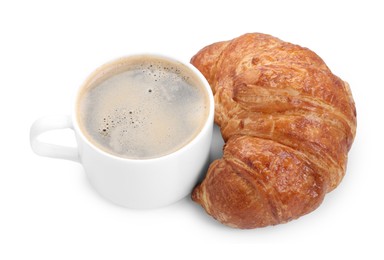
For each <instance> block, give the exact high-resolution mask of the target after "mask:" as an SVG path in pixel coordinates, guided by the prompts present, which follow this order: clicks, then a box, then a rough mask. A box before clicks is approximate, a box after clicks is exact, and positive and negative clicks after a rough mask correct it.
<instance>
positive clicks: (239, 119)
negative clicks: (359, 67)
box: [191, 33, 356, 228]
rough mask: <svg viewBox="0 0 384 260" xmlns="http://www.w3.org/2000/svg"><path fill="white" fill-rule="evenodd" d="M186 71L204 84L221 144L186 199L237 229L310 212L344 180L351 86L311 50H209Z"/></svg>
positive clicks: (351, 127) (268, 40) (248, 45)
mask: <svg viewBox="0 0 384 260" xmlns="http://www.w3.org/2000/svg"><path fill="white" fill-rule="evenodd" d="M191 63H192V64H193V65H194V66H196V67H197V68H198V69H199V70H200V71H201V72H202V73H203V75H204V76H205V77H206V78H207V80H208V82H209V83H210V85H211V88H212V90H213V93H214V96H215V106H216V108H215V109H216V110H215V122H216V123H217V124H218V125H219V127H220V129H221V133H222V136H223V138H224V140H225V141H226V144H225V147H224V156H223V158H221V159H219V160H216V161H214V162H213V163H212V164H211V165H210V167H209V169H208V172H207V175H206V177H205V179H204V180H203V182H202V183H201V184H199V185H198V186H197V187H196V188H195V189H194V190H193V192H192V199H193V200H194V201H196V202H198V203H200V204H201V205H202V206H203V207H204V209H205V210H206V211H207V213H208V214H210V215H212V216H213V217H214V218H216V219H217V220H219V221H220V222H222V223H223V224H226V225H228V226H232V227H237V228H256V227H263V226H268V225H276V224H279V223H284V222H287V221H290V220H292V219H296V218H298V217H300V216H302V215H304V214H307V213H309V212H311V211H312V210H314V209H316V208H317V207H318V206H319V205H320V203H321V202H322V200H323V198H324V195H325V194H326V193H327V192H329V191H331V190H333V189H334V188H336V187H337V185H338V184H339V183H340V181H341V180H342V178H343V176H344V174H345V171H346V164H347V154H348V151H349V149H350V148H351V145H352V142H353V140H354V137H355V133H356V109H355V105H354V101H353V98H352V94H351V91H350V88H349V85H348V84H347V83H346V82H344V81H343V80H341V79H340V78H338V77H337V76H335V75H333V74H332V72H331V71H330V70H329V68H328V67H327V66H326V64H325V63H324V61H323V60H322V59H321V58H320V57H319V56H317V55H316V54H315V53H314V52H312V51H311V50H309V49H307V48H303V47H300V46H298V45H294V44H291V43H287V42H284V41H281V40H279V39H277V38H275V37H272V36H269V35H265V34H259V33H252V34H245V35H242V36H240V37H238V38H235V39H233V40H230V41H225V42H218V43H214V44H212V45H209V46H207V47H205V48H203V49H202V50H201V51H199V52H198V53H197V54H196V55H195V56H194V57H193V58H192V60H191Z"/></svg>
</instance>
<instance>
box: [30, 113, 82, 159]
mask: <svg viewBox="0 0 384 260" xmlns="http://www.w3.org/2000/svg"><path fill="white" fill-rule="evenodd" d="M64 128H70V129H72V130H73V124H72V120H71V117H70V116H68V115H67V116H65V115H62V116H46V117H42V118H39V119H37V120H36V121H35V122H34V123H33V124H32V126H31V130H30V142H31V147H32V150H33V151H34V152H35V153H36V154H38V155H41V156H46V157H52V158H59V159H66V160H71V161H75V162H80V159H79V152H78V149H77V148H74V147H67V146H62V145H56V144H49V143H45V142H41V141H39V140H38V137H39V135H41V134H42V133H44V132H47V131H52V130H58V129H64Z"/></svg>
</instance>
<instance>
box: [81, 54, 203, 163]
mask: <svg viewBox="0 0 384 260" xmlns="http://www.w3.org/2000/svg"><path fill="white" fill-rule="evenodd" d="M77 109H78V113H77V114H78V122H79V126H80V128H81V130H82V132H83V133H84V134H85V136H86V137H87V139H88V140H89V141H91V143H93V144H94V145H96V146H97V147H99V148H100V149H102V150H104V151H106V152H108V153H110V154H113V155H116V156H120V157H124V158H132V159H148V158H155V157H160V156H163V155H166V154H169V153H172V152H174V151H176V150H178V149H180V148H182V147H183V146H185V145H186V144H188V143H189V142H190V141H191V140H192V139H193V138H194V137H195V136H196V135H197V134H198V133H199V132H200V130H201V129H202V128H203V126H204V124H205V122H206V120H207V117H208V113H209V97H208V93H207V91H206V90H205V88H204V86H203V84H202V82H201V81H200V79H199V78H198V77H197V76H196V75H194V73H193V72H191V70H190V69H189V68H188V67H186V66H185V65H182V64H180V63H177V62H173V61H169V60H167V59H163V58H160V57H156V56H146V55H142V56H134V57H130V58H127V59H120V60H118V61H115V62H114V63H111V64H107V65H105V66H104V67H102V68H100V69H99V70H98V71H96V73H95V74H94V75H92V76H91V78H90V79H88V81H87V82H86V83H85V86H84V87H83V89H82V91H81V92H80V94H79V96H78V100H77Z"/></svg>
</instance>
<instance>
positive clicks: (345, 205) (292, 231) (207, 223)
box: [0, 0, 384, 260]
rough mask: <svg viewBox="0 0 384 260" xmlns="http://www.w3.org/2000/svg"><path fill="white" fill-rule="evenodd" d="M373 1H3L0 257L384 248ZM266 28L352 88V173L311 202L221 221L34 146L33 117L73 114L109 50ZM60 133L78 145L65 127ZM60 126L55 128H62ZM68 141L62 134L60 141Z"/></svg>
mask: <svg viewBox="0 0 384 260" xmlns="http://www.w3.org/2000/svg"><path fill="white" fill-rule="evenodd" d="M379 4H380V1H368V0H366V1H336V0H335V1H313V2H311V1H280V2H276V1H241V0H234V1H208V0H205V1H197V0H194V1H188V2H182V1H174V2H171V1H165V0H162V1H145V0H137V1H121V2H117V1H103V2H102V1H80V0H79V1H40V0H34V1H1V2H0V87H1V92H0V106H1V107H0V120H1V132H0V133H1V134H0V141H1V142H0V151H1V157H0V158H1V159H0V160H1V161H0V162H1V163H0V167H1V168H0V259H41V260H42V259H139V258H150V259H154V258H164V259H165V258H171V259H188V258H195V259H196V258H200V259H203V258H208V257H211V258H213V257H214V259H226V258H228V259H241V258H245V257H247V258H248V259H249V258H251V259H265V258H267V259H268V258H277V257H280V258H282V257H284V258H285V259H286V258H288V259H291V258H295V259H327V258H331V259H335V258H336V257H339V258H340V257H342V258H343V259H346V258H347V257H355V256H356V257H364V259H383V257H384V253H383V250H384V249H383V234H384V224H383V217H384V214H383V212H384V210H383V205H384V204H383V198H384V188H383V183H384V169H383V167H382V165H383V160H384V159H383V155H384V154H383V148H382V147H384V141H383V137H382V134H383V130H384V128H383V116H382V113H383V111H384V110H383V108H382V105H383V103H384V102H383V97H382V94H383V88H384V83H383V74H384V73H383V69H384V65H383V62H382V61H383V60H384V52H383V46H384V40H383V34H384V33H383V27H382V24H384V19H383V10H384V9H383V8H382V7H381V6H382V5H381V6H380V5H379ZM246 32H263V33H268V34H272V35H274V36H277V37H279V38H281V39H283V40H285V41H290V42H293V43H296V44H300V45H302V46H305V47H309V48H310V49H312V50H314V51H315V52H316V53H317V54H319V55H320V56H321V57H322V58H323V59H324V60H325V62H326V63H327V65H328V66H329V67H330V68H331V70H332V71H333V72H334V73H335V74H336V75H338V76H340V77H341V78H343V79H344V80H347V81H348V82H349V83H350V85H351V88H352V92H353V96H354V98H355V101H356V107H357V114H358V129H357V136H356V139H355V142H354V144H353V147H352V149H351V151H350V153H349V162H348V169H347V174H346V176H345V178H344V180H343V181H342V183H341V184H340V186H339V187H338V188H337V189H336V190H334V191H333V192H331V193H330V194H328V195H327V196H326V198H325V200H324V202H323V204H322V205H321V206H320V207H319V208H318V209H317V210H316V211H314V212H313V213H311V214H309V215H306V216H304V217H302V218H300V219H298V220H295V221H292V222H290V223H288V224H284V225H278V226H274V227H267V228H262V229H254V230H237V229H232V228H228V227H225V226H223V225H221V224H219V223H218V222H216V221H215V220H213V219H212V218H211V217H209V216H208V215H206V214H205V212H204V210H203V209H202V208H201V207H200V206H199V205H197V204H195V203H193V202H192V201H191V199H190V198H189V197H188V198H186V199H183V200H181V201H180V202H178V203H176V204H174V205H171V206H168V207H165V208H161V209H157V210H146V211H138V210H130V209H125V208H122V207H119V206H115V205H113V204H111V203H109V202H108V201H106V200H104V199H103V198H101V197H100V196H99V195H98V194H97V193H96V192H94V191H93V189H92V187H91V186H90V185H89V184H88V182H87V180H86V177H85V174H84V172H83V169H82V167H81V165H79V164H77V163H73V162H69V161H64V160H55V159H49V158H44V157H39V156H37V155H35V154H34V153H33V152H32V151H31V149H30V147H29V127H30V125H31V124H32V123H33V121H34V120H35V119H36V118H38V117H40V116H43V115H47V114H68V113H70V111H71V109H72V102H73V97H74V95H75V93H76V90H77V88H78V87H79V85H80V84H81V83H82V81H83V80H84V79H85V77H86V76H88V74H89V73H90V72H91V71H92V70H93V69H95V68H96V67H98V66H99V65H101V64H103V63H104V62H106V61H109V60H111V59H114V58H116V57H119V56H122V55H126V54H129V53H132V52H137V51H139V52H143V51H144V52H145V51H149V52H161V53H165V54H171V55H173V56H177V57H179V58H180V59H182V60H184V61H189V59H190V58H191V57H192V56H193V55H194V54H195V53H196V52H197V51H198V50H199V49H201V48H202V47H204V46H205V45H208V44H210V43H213V42H216V41H221V40H228V39H231V38H234V37H237V36H239V35H241V34H243V33H246ZM61 135H63V136H65V137H60V138H58V137H57V135H56V134H52V135H48V136H46V138H48V139H52V140H57V139H60V140H57V142H58V143H60V142H67V141H68V140H69V141H70V142H72V143H73V144H74V140H73V139H74V138H73V134H72V132H71V131H70V130H68V131H67V132H66V131H64V132H63V133H61ZM59 136H60V134H59ZM67 139H68V140H67Z"/></svg>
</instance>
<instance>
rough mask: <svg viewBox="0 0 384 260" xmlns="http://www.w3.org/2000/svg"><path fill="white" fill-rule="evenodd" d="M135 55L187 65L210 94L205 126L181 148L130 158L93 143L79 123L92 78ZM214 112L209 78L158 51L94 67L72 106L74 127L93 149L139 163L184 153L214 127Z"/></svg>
mask: <svg viewBox="0 0 384 260" xmlns="http://www.w3.org/2000/svg"><path fill="white" fill-rule="evenodd" d="M135 57H154V58H159V59H165V60H168V61H171V62H174V63H180V64H181V65H183V66H185V67H186V68H187V69H188V70H189V72H191V73H194V74H195V76H197V78H198V80H199V83H201V84H202V85H203V87H204V89H205V91H206V93H207V94H208V100H209V111H208V115H207V117H206V118H205V122H204V125H203V127H202V128H201V129H200V130H199V131H198V133H197V134H196V135H195V136H194V137H193V138H192V139H191V140H190V141H189V142H188V143H187V144H185V145H184V146H182V147H181V148H179V149H177V150H175V151H173V152H170V153H167V154H164V155H161V156H157V157H150V158H129V157H122V156H118V155H115V154H112V153H109V152H107V151H104V150H102V149H101V148H99V147H97V146H96V145H95V144H93V143H92V142H91V141H90V140H89V139H88V137H87V136H86V135H85V134H84V132H83V130H82V129H81V127H80V125H79V121H78V120H79V117H78V113H77V107H78V101H79V98H80V93H81V91H82V90H83V89H84V88H85V87H86V86H87V85H88V84H89V83H90V81H91V80H92V79H94V78H95V77H96V76H97V75H98V74H99V73H100V72H102V71H103V70H105V69H106V68H108V67H110V66H111V65H113V64H117V63H118V62H119V61H123V60H127V59H130V58H135ZM214 112H215V103H214V97H213V92H212V89H211V87H210V85H209V83H208V81H207V79H206V78H205V77H204V75H203V74H202V73H201V72H200V71H199V70H198V69H197V68H196V67H195V66H193V65H192V64H190V63H187V62H184V61H181V60H180V59H177V58H175V57H173V56H171V55H168V54H167V55H165V54H158V53H151V52H140V53H133V54H127V55H124V56H121V57H118V58H115V59H111V60H109V61H108V62H105V63H104V64H102V65H101V66H99V67H97V68H96V69H94V70H93V71H92V72H91V73H90V74H89V75H88V77H86V78H85V80H83V83H82V84H81V85H80V87H78V89H77V92H76V96H75V103H74V105H73V106H72V123H73V127H74V129H75V132H76V133H77V134H78V135H79V136H80V137H81V139H82V140H83V141H84V142H86V143H87V145H88V146H90V147H92V149H93V150H95V151H97V152H99V153H100V154H102V155H103V156H107V157H110V158H112V159H115V160H121V161H130V162H137V163H148V162H155V161H160V160H165V159H168V158H172V157H175V156H177V155H178V154H181V153H183V152H184V151H185V150H187V149H188V148H189V147H190V146H193V145H194V143H196V142H198V141H199V140H200V139H201V138H203V135H204V134H203V133H205V132H207V131H209V129H210V128H212V129H213V124H214Z"/></svg>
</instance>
